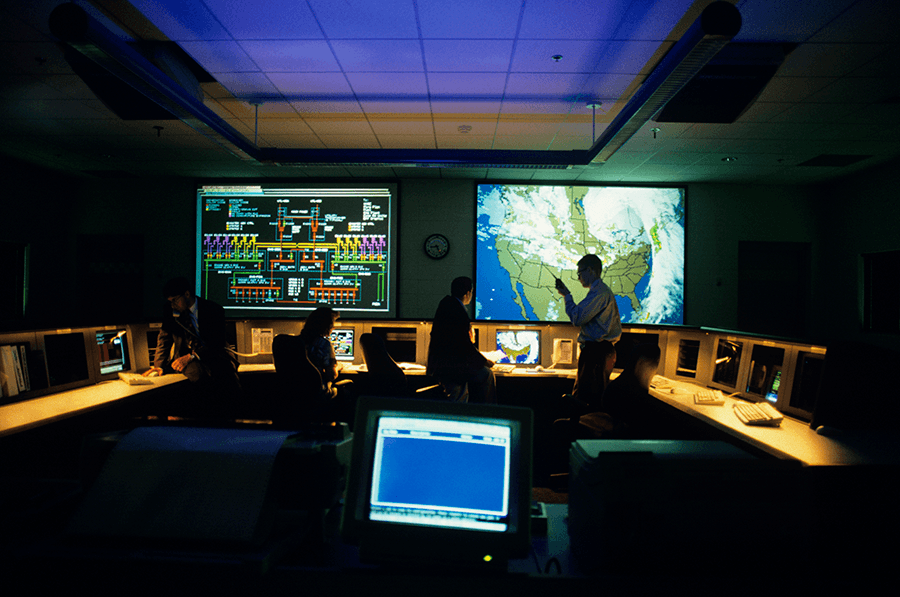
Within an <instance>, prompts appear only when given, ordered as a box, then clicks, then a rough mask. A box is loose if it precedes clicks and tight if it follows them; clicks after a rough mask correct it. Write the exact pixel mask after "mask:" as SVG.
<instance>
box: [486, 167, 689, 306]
mask: <svg viewBox="0 0 900 597" xmlns="http://www.w3.org/2000/svg"><path fill="white" fill-rule="evenodd" d="M477 204H478V208H477V209H478V212H477V242H476V280H475V288H476V292H475V318H476V319H479V320H497V321H547V322H550V321H567V320H568V319H567V318H566V313H565V306H564V303H563V299H562V297H561V296H560V295H559V293H558V292H557V291H556V289H555V288H554V282H555V278H557V277H558V278H561V279H562V280H563V282H565V284H566V286H568V287H569V290H570V291H571V292H572V297H573V298H574V299H575V302H578V301H580V300H581V299H583V298H584V296H585V295H586V294H587V289H585V288H582V287H581V284H580V283H579V282H578V280H577V272H576V270H577V263H578V260H579V259H581V257H583V256H584V255H586V254H588V253H595V254H597V255H598V256H599V257H600V259H601V260H602V261H603V275H602V279H603V282H605V283H606V285H607V286H609V287H610V289H612V291H613V294H614V295H615V297H616V303H617V304H618V306H619V314H620V316H621V318H622V323H644V324H682V323H684V247H685V241H684V238H685V233H684V222H685V218H684V207H685V205H684V204H685V190H684V188H679V187H665V188H662V187H611V186H610V187H603V186H590V187H588V186H550V185H508V184H480V185H478V200H477Z"/></svg>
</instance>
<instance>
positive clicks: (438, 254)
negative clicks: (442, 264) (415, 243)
mask: <svg viewBox="0 0 900 597" xmlns="http://www.w3.org/2000/svg"><path fill="white" fill-rule="evenodd" d="M449 252H450V241H448V240H447V237H446V236H444V235H443V234H432V235H431V236H429V237H428V238H426V239H425V254H426V255H428V256H429V257H431V258H432V259H441V258H443V257H446V256H447V253H449Z"/></svg>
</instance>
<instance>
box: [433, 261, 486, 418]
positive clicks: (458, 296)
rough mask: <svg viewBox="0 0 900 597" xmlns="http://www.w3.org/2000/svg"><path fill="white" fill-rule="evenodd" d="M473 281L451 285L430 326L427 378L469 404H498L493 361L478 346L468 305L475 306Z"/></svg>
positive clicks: (460, 281) (462, 279)
mask: <svg viewBox="0 0 900 597" xmlns="http://www.w3.org/2000/svg"><path fill="white" fill-rule="evenodd" d="M474 292H475V289H474V286H473V285H472V279H471V278H467V277H459V278H456V279H454V280H453V282H452V283H451V284H450V295H449V296H445V297H444V298H443V299H441V302H440V303H439V304H438V308H437V311H436V312H435V314H434V321H433V323H432V325H431V341H430V342H429V344H428V365H427V373H428V375H432V376H434V377H435V378H436V379H437V380H438V381H439V382H441V385H443V386H444V388H445V391H447V390H449V389H450V388H453V389H454V390H455V391H454V392H453V393H454V394H456V395H455V396H451V398H455V399H458V400H460V401H466V398H465V392H464V390H465V388H464V386H467V387H468V401H469V402H484V403H488V404H493V403H496V402H497V397H496V396H497V389H496V381H495V379H494V372H493V371H491V367H493V366H494V363H492V362H491V361H490V360H488V359H487V358H485V356H484V355H482V354H481V353H480V352H479V351H478V347H477V346H475V335H474V331H473V330H472V321H471V320H470V319H469V314H468V312H466V305H468V304H469V303H471V302H472V296H473V295H474Z"/></svg>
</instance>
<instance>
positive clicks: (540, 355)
mask: <svg viewBox="0 0 900 597" xmlns="http://www.w3.org/2000/svg"><path fill="white" fill-rule="evenodd" d="M542 331H543V330H542V329H541V328H537V327H522V326H515V325H511V326H496V327H495V328H494V333H493V342H492V343H491V344H492V345H491V350H500V347H499V346H498V345H497V336H498V335H499V334H501V333H502V332H517V333H518V332H529V333H534V334H537V344H538V355H537V362H535V363H515V362H512V361H510V362H509V363H508V364H511V365H515V366H516V367H521V368H523V369H528V368H533V367H538V366H540V365H542V364H543V359H544V345H543V342H544V334H543V333H541V332H542ZM497 362H498V363H501V362H504V361H497Z"/></svg>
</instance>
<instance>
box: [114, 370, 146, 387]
mask: <svg viewBox="0 0 900 597" xmlns="http://www.w3.org/2000/svg"><path fill="white" fill-rule="evenodd" d="M119 379H121V380H122V381H124V382H125V383H127V384H128V385H130V386H146V385H151V386H152V385H153V380H152V379H150V378H149V377H144V376H143V375H141V374H140V373H128V372H126V371H119Z"/></svg>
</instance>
